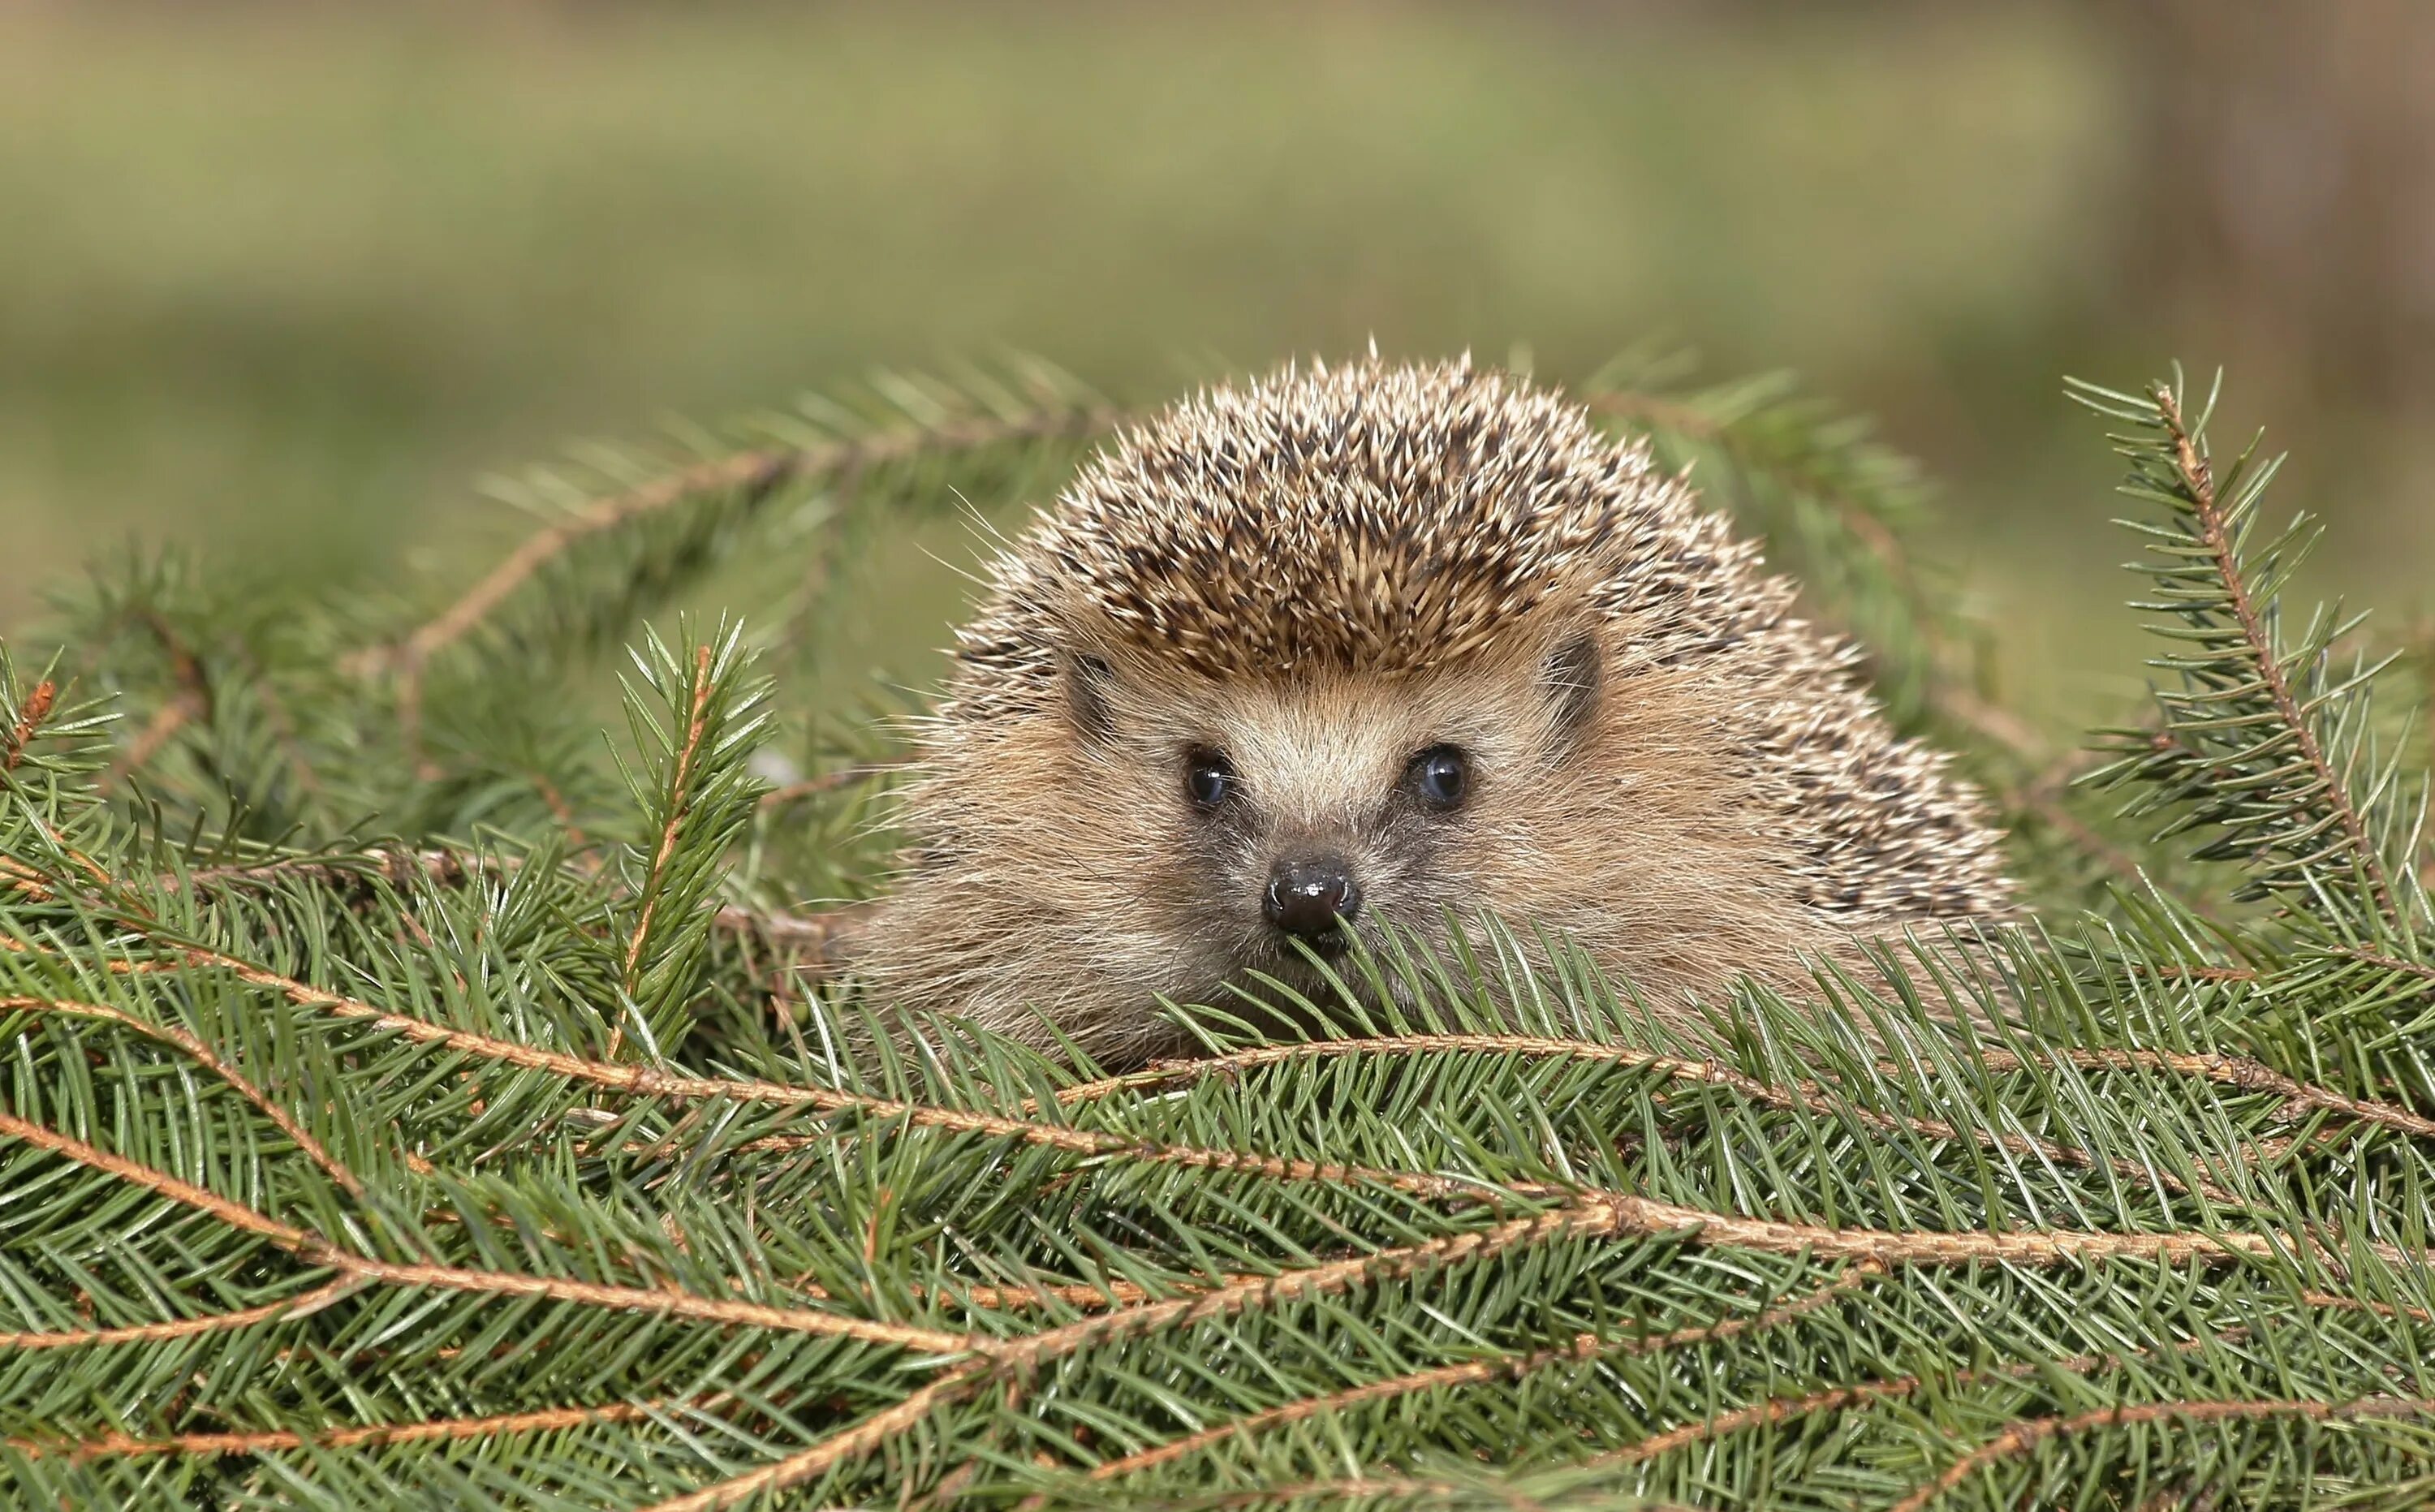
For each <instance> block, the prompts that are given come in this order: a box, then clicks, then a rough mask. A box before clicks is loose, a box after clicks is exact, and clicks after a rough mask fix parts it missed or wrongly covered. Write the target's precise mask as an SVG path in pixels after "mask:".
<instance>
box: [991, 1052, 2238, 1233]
mask: <svg viewBox="0 0 2435 1512" xmlns="http://www.w3.org/2000/svg"><path fill="white" fill-rule="evenodd" d="M1466 1052H1470V1053H1479V1054H1486V1055H1519V1056H1541V1057H1550V1056H1552V1057H1565V1058H1568V1059H1574V1060H1598V1061H1605V1062H1607V1063H1609V1064H1612V1065H1617V1066H1624V1067H1629V1068H1632V1069H1633V1070H1645V1071H1653V1072H1655V1073H1657V1074H1660V1075H1663V1076H1667V1077H1669V1078H1671V1079H1674V1080H1677V1081H1690V1082H1698V1083H1701V1084H1704V1085H1707V1086H1711V1087H1721V1088H1723V1089H1725V1090H1727V1091H1733V1092H1735V1093H1737V1094H1739V1095H1740V1096H1743V1097H1747V1098H1749V1099H1750V1100H1751V1101H1753V1102H1756V1103H1764V1104H1766V1105H1767V1106H1769V1107H1770V1108H1793V1109H1800V1110H1803V1111H1807V1112H1822V1113H1825V1114H1828V1115H1829V1116H1845V1117H1849V1118H1851V1119H1852V1120H1853V1121H1854V1122H1856V1123H1857V1124H1859V1125H1861V1126H1863V1127H1865V1128H1874V1129H1878V1130H1881V1131H1884V1132H1889V1133H1891V1132H1903V1133H1910V1134H1915V1135H1917V1136H1919V1137H1921V1138H1923V1139H1929V1140H1946V1141H1951V1142H1955V1143H1963V1142H1967V1143H1978V1144H1982V1145H1990V1146H1993V1147H1996V1148H2000V1149H2004V1150H2007V1151H2010V1152H2011V1153H2012V1154H2015V1155H2035V1156H2039V1157H2043V1158H2045V1159H2046V1160H2053V1161H2055V1162H2056V1163H2058V1164H2062V1165H2077V1166H2081V1167H2083V1168H2090V1169H2093V1168H2096V1167H2098V1165H2100V1164H2106V1165H2109V1166H2110V1168H2111V1169H2113V1171H2114V1172H2115V1174H2116V1175H2117V1176H2122V1177H2132V1178H2133V1179H2135V1180H2137V1181H2139V1182H2141V1183H2143V1184H2144V1183H2145V1182H2147V1181H2148V1180H2149V1179H2150V1177H2151V1176H2155V1175H2160V1174H2161V1173H2153V1172H2150V1170H2149V1168H2148V1167H2146V1166H2143V1165H2139V1164H2136V1163H2135V1162H2133V1161H2128V1160H2114V1161H2110V1162H2100V1161H2098V1160H2097V1159H2096V1158H2095V1157H2093V1156H2091V1155H2090V1154H2089V1153H2088V1152H2087V1151H2085V1150H2081V1149H2078V1148H2076V1147H2074V1146H2071V1145H2068V1144H2059V1143H2055V1142H2054V1141H2052V1140H2046V1139H2040V1138H2038V1137H2036V1136H2035V1135H2029V1134H1999V1133H1994V1132H1990V1131H1984V1130H1981V1131H1977V1132H1971V1133H1965V1132H1963V1131H1962V1130H1960V1129H1958V1128H1956V1127H1954V1126H1953V1125H1950V1124H1947V1123H1945V1122H1943V1120H1941V1119H1932V1118H1909V1117H1904V1116H1901V1115H1898V1114H1893V1113H1880V1112H1877V1111H1874V1109H1871V1108H1860V1107H1856V1106H1854V1105H1852V1104H1849V1103H1844V1104H1841V1105H1839V1106H1830V1105H1829V1104H1828V1103H1827V1101H1826V1097H1825V1089H1824V1088H1823V1087H1822V1086H1820V1085H1819V1084H1818V1083H1816V1082H1802V1083H1799V1084H1797V1085H1795V1086H1792V1087H1779V1086H1776V1085H1774V1084H1773V1083H1770V1082H1765V1081H1761V1080H1759V1079H1758V1078H1757V1077H1755V1076H1752V1075H1748V1074H1744V1073H1742V1072H1738V1071H1735V1070H1733V1069H1732V1068H1730V1067H1727V1066H1720V1065H1718V1064H1716V1063H1715V1062H1714V1061H1707V1060H1691V1059H1686V1058H1684V1057H1679V1056H1664V1055H1658V1054H1656V1053H1654V1052H1651V1051H1644V1050H1634V1049H1631V1048H1629V1047H1626V1046H1623V1045H1607V1044H1598V1043H1596V1042H1594V1041H1589V1040H1554V1039H1546V1038H1541V1037H1536V1036H1529V1035H1489V1034H1414V1035H1388V1036H1382V1037H1380V1038H1378V1039H1374V1040H1306V1041H1303V1042H1299V1043H1294V1044H1278V1045H1263V1046H1259V1047H1257V1048H1255V1049H1251V1050H1242V1051H1235V1052H1233V1053H1231V1054H1228V1055H1223V1056H1216V1057H1210V1058H1209V1059H1206V1060H1198V1061H1183V1062H1180V1063H1175V1064H1169V1065H1164V1066H1158V1067H1153V1068H1151V1069H1150V1070H1148V1071H1142V1072H1133V1073H1131V1074H1127V1075H1122V1076H1111V1077H1108V1078H1106V1079H1104V1080H1100V1081H1096V1082H1086V1083H1083V1084H1081V1085H1079V1086H1076V1087H1068V1088H1066V1089H1065V1090H1063V1091H1060V1092H1059V1093H1058V1094H1057V1101H1058V1102H1059V1103H1061V1104H1066V1105H1071V1104H1074V1103H1078V1102H1088V1101H1092V1100H1094V1099H1096V1098H1098V1097H1102V1096H1105V1095H1107V1094H1109V1093H1111V1092H1114V1091H1142V1090H1147V1089H1150V1088H1155V1087H1161V1086H1172V1085H1174V1084H1176V1083H1177V1082H1181V1081H1199V1080H1205V1079H1206V1078H1207V1077H1209V1076H1211V1075H1225V1074H1234V1073H1236V1072H1240V1071H1245V1070H1249V1069H1251V1068H1252V1067H1255V1066H1265V1065H1274V1064H1278V1063H1281V1062H1286V1061H1294V1060H1308V1059H1317V1058H1320V1057H1329V1056H1343V1055H1370V1054H1384V1055H1431V1054H1442V1053H1446V1054H1460V1053H1466ZM1025 1106H1026V1108H1028V1107H1029V1104H1028V1103H1027V1104H1026V1105H1025ZM2164 1179H2165V1180H2167V1182H2170V1183H2172V1184H2174V1185H2176V1186H2179V1185H2180V1181H2179V1179H2178V1178H2177V1177H2171V1176H2169V1175H2167V1176H2165V1177H2164ZM2196 1190H2197V1191H2198V1192H2199V1194H2202V1195H2203V1196H2205V1197H2206V1198H2207V1199H2208V1200H2209V1201H2211V1202H2215V1203H2219V1204H2221V1205H2223V1206H2227V1207H2232V1206H2238V1205H2239V1199H2238V1198H2237V1197H2236V1196H2235V1195H2234V1194H2231V1193H2230V1192H2227V1191H2225V1190H2224V1189H2223V1188H2221V1187H2219V1186H2216V1185H2214V1184H2212V1183H2209V1182H2204V1181H2202V1182H2200V1183H2199V1185H2198V1187H2197V1188H2196Z"/></svg>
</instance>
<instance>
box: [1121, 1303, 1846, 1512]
mask: <svg viewBox="0 0 2435 1512" xmlns="http://www.w3.org/2000/svg"><path fill="white" fill-rule="evenodd" d="M1883 1274H1884V1271H1883V1270H1882V1268H1880V1267H1878V1266H1876V1265H1874V1264H1871V1263H1867V1262H1862V1263H1859V1264H1857V1265H1854V1266H1851V1267H1849V1268H1848V1269H1846V1270H1844V1271H1843V1272H1842V1273H1841V1274H1839V1275H1838V1276H1837V1277H1836V1278H1835V1279H1834V1280H1830V1281H1828V1282H1827V1283H1826V1284H1824V1285H1823V1286H1820V1287H1818V1288H1816V1289H1815V1290H1813V1291H1811V1292H1809V1293H1808V1294H1807V1295H1805V1296H1803V1297H1797V1298H1795V1299H1794V1300H1792V1301H1789V1302H1784V1303H1779V1304H1777V1305H1776V1306H1774V1307H1770V1308H1767V1309H1764V1310H1762V1311H1760V1312H1758V1313H1754V1314H1747V1315H1744V1316H1738V1317H1726V1318H1719V1319H1718V1320H1717V1321H1716V1322H1713V1323H1703V1324H1701V1325H1699V1326H1698V1327H1696V1328H1686V1329H1676V1330H1675V1331H1673V1332H1670V1333H1661V1334H1658V1335H1656V1336H1654V1337H1643V1338H1622V1339H1603V1338H1600V1337H1598V1336H1597V1334H1595V1333H1584V1334H1581V1335H1580V1336H1579V1337H1578V1338H1576V1339H1574V1340H1573V1341H1572V1342H1571V1343H1570V1344H1567V1345H1564V1346H1562V1347H1560V1348H1557V1349H1538V1350H1533V1351H1531V1352H1529V1353H1527V1354H1511V1353H1509V1354H1501V1355H1494V1356H1491V1357H1488V1358H1486V1359H1479V1360H1465V1361H1463V1362H1461V1363H1460V1364H1458V1365H1448V1366H1437V1367H1436V1368H1434V1369H1429V1370H1416V1371H1413V1372H1411V1373H1410V1374H1408V1375H1402V1376H1397V1377H1394V1378H1393V1379H1391V1380H1388V1381H1372V1382H1367V1383H1363V1384H1361V1385H1358V1386H1349V1387H1347V1388H1345V1389H1344V1390H1342V1391H1337V1392H1331V1393H1329V1394H1328V1395H1326V1396H1323V1397H1304V1398H1302V1399H1300V1400H1295V1401H1289V1402H1286V1403H1284V1404H1283V1405H1281V1406H1276V1407H1270V1408H1269V1409H1268V1410H1266V1411H1264V1412H1256V1413H1252V1414H1251V1415H1249V1416H1247V1417H1236V1418H1233V1419H1231V1420H1229V1421H1226V1422H1222V1423H1218V1424H1217V1425H1215V1426H1213V1427H1210V1428H1204V1429H1202V1430H1201V1431H1200V1432H1199V1433H1197V1434H1187V1435H1184V1436H1183V1437H1182V1438H1176V1439H1170V1440H1168V1441H1167V1442H1166V1443H1164V1444H1161V1445H1159V1446H1158V1447H1157V1448H1155V1449H1146V1450H1143V1451H1141V1452H1139V1453H1135V1454H1128V1455H1126V1456H1125V1457H1124V1458H1122V1459H1115V1460H1110V1461H1108V1462H1107V1463H1106V1464H1104V1465H1100V1466H1098V1467H1097V1468H1096V1469H1093V1470H1092V1471H1091V1473H1090V1479H1092V1480H1095V1481H1105V1480H1114V1479H1115V1478H1117V1477H1119V1476H1124V1475H1131V1474H1133V1473H1134V1472H1136V1471H1139V1470H1146V1469H1150V1468H1151V1467H1153V1466H1157V1465H1164V1464H1166V1462H1168V1461H1169V1460H1176V1459H1182V1458H1183V1457H1184V1456H1185V1455H1187V1454H1195V1453H1198V1452H1200V1451H1201V1450H1204V1449H1208V1448H1210V1447H1212V1446H1213V1445H1217V1444H1221V1443H1223V1442H1225V1441H1226V1440H1227V1439H1229V1438H1235V1437H1240V1436H1242V1435H1246V1434H1255V1433H1259V1432H1262V1431H1263V1430H1266V1429H1269V1428H1275V1427H1279V1426H1281V1425H1283V1424H1286V1423H1295V1422H1301V1421H1303V1420H1304V1419H1305V1418H1309V1417H1320V1416H1322V1415H1324V1414H1328V1413H1335V1412H1342V1411H1344V1410H1346V1409H1347V1408H1351V1407H1357V1406H1360V1405H1361V1404H1363V1403H1365V1402H1372V1401H1383V1400H1391V1399H1393V1398H1396V1397H1403V1396H1409V1395H1411V1394H1413V1393H1415V1392H1421V1391H1435V1390H1439V1389H1442V1388H1444V1387H1449V1386H1463V1385H1474V1384H1477V1383H1482V1382H1489V1381H1518V1380H1520V1379H1522V1378H1523V1377H1525V1376H1528V1375H1530V1374H1533V1373H1535V1372H1537V1371H1539V1370H1543V1369H1546V1368H1547V1367H1548V1366H1562V1365H1585V1364H1587V1363H1589V1362H1590V1361H1593V1360H1601V1359H1628V1358H1631V1357H1632V1356H1635V1355H1643V1354H1652V1353H1656V1352H1659V1351H1661V1350H1665V1349H1679V1348H1682V1347H1684V1346H1686V1345H1694V1344H1706V1343H1711V1342H1714V1341H1716V1340H1718V1339H1729V1338H1733V1337H1735V1336H1736V1335H1738V1334H1742V1333H1748V1332H1753V1331H1755V1330H1758V1329H1764V1328H1772V1327H1774V1326H1775V1325H1777V1324H1779V1323H1788V1322H1791V1321H1793V1320H1795V1319H1797V1318H1801V1317H1805V1316H1806V1315H1807V1314H1811V1313H1814V1312H1816V1311H1818V1310H1819V1309H1820V1308H1822V1307H1824V1306H1826V1305H1828V1304H1829V1303H1832V1302H1834V1301H1837V1300H1839V1298H1841V1297H1843V1296H1844V1294H1846V1293H1848V1292H1850V1291H1851V1290H1853V1289H1854V1288H1855V1287H1856V1286H1858V1285H1859V1284H1860V1283H1861V1282H1862V1281H1865V1280H1871V1279H1873V1278H1874V1277H1877V1276H1881V1275H1883Z"/></svg>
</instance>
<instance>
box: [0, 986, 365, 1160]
mask: <svg viewBox="0 0 2435 1512" xmlns="http://www.w3.org/2000/svg"><path fill="white" fill-rule="evenodd" d="M0 1012H18V1013H44V1014H59V1015H60V1016H62V1017H66V1018H76V1019H98V1020H101V1021H103V1022H109V1023H115V1024H118V1025H120V1026H121V1027H123V1028H128V1029H132V1030H134V1031H135V1032H136V1033H137V1034H140V1035H142V1036H144V1037H145V1038H147V1039H148V1040H158V1041H160V1042H161V1043H163V1044H165V1045H171V1046H174V1047H176V1048H177V1049H178V1050H180V1051H182V1052H183V1053H184V1054H185V1056H186V1057H187V1058H188V1059H190V1060H192V1061H194V1062H195V1064H197V1065H199V1066H200V1067H202V1068H203V1069H204V1070H205V1071H208V1072H210V1073H211V1074H213V1075H215V1076H217V1077H218V1078H219V1079H220V1080H221V1081H223V1082H226V1083H227V1084H228V1085H229V1087H230V1088H231V1090H233V1091H235V1093H236V1094H237V1095H238V1096H239V1097H242V1098H244V1099H245V1100H246V1101H247V1102H249V1103H251V1104H252V1105H253V1106H254V1108H255V1109H256V1110H257V1111H259V1112H260V1113H261V1114H262V1116H263V1117H265V1118H267V1119H268V1120H270V1123H271V1125H272V1126H273V1127H275V1128H277V1129H278V1130H279V1132H281V1133H282V1134H285V1135H286V1136H287V1138H288V1140H289V1142H290V1143H293V1144H294V1145H295V1146H296V1147H297V1148H298V1149H300V1150H302V1151H303V1152H304V1156H305V1159H307V1160H311V1161H312V1162H313V1163H314V1164H315V1165H318V1166H319V1167H320V1168H321V1169H322V1171H323V1172H325V1173H326V1174H327V1175H328V1176H329V1177H330V1179H331V1180H333V1181H336V1182H337V1183H338V1185H339V1186H340V1187H341V1188H343V1189H345V1191H346V1193H347V1194H348V1195H350V1196H355V1197H360V1196H362V1195H363V1194H364V1186H363V1183H362V1182H361V1181H359V1180H357V1179H356V1177H355V1174H354V1172H353V1171H350V1170H348V1169H347V1168H346V1167H345V1166H343V1165H341V1164H339V1163H338V1161H337V1158H336V1157H335V1156H333V1155H331V1154H330V1152H329V1151H328V1150H327V1149H325V1148H324V1147H323V1146H322V1144H321V1142H320V1141H319V1140H317V1139H315V1138H314V1137H313V1136H312V1135H311V1134H310V1133H309V1132H307V1131H306V1129H305V1127H304V1125H302V1124H301V1123H299V1122H298V1121H297V1119H296V1115H295V1114H293V1113H291V1112H289V1111H288V1110H287V1109H286V1108H285V1106H283V1105H282V1104H280V1103H278V1102H275V1101H273V1100H272V1099H271V1097H270V1096H269V1095H268V1093H266V1092H265V1091H263V1090H262V1089H261V1088H259V1087H256V1086H255V1085H254V1084H253V1083H252V1082H251V1081H250V1080H248V1079H247V1078H246V1077H245V1076H244V1075H243V1074H240V1073H239V1072H238V1071H237V1069H236V1068H235V1067H233V1066H232V1065H230V1064H229V1063H228V1062H227V1061H224V1060H222V1059H221V1058H220V1057H218V1056H217V1055H216V1054H214V1053H213V1050H212V1047H211V1046H209V1045H207V1044H205V1043H203V1041H202V1040H199V1039H198V1038H197V1037H195V1036H194V1035H192V1034H189V1033H187V1032H186V1031H185V1030H183V1029H180V1028H175V1027H172V1026H171V1025H168V1024H164V1023H148V1022H145V1021H144V1020H142V1019H139V1018H137V1017H136V1016H135V1015H133V1014H131V1013H128V1012H126V1011H124V1010H122V1009H119V1008H113V1007H112V1006H110V1005H108V1004H106V1003H79V1002H76V1001H73V1000H71V999H65V998H35V997H0Z"/></svg>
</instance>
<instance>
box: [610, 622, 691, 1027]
mask: <svg viewBox="0 0 2435 1512" xmlns="http://www.w3.org/2000/svg"><path fill="white" fill-rule="evenodd" d="M710 670H711V647H710V646H709V645H708V644H703V645H700V646H697V647H696V648H695V650H694V658H693V708H692V711H691V713H689V714H688V715H687V717H686V720H685V733H684V741H683V743H682V745H680V746H679V747H677V761H676V768H675V770H673V771H672V772H670V773H669V775H668V821H667V823H666V824H665V826H664V827H663V828H662V829H661V831H660V845H659V849H658V850H657V851H653V852H652V853H651V866H650V870H649V872H648V874H647V875H646V876H645V878H644V880H643V914H642V917H641V918H640V919H636V920H635V921H634V936H633V938H632V939H630V940H629V941H628V942H627V944H626V991H627V993H628V994H629V995H631V994H632V993H633V991H634V989H635V988H636V987H637V986H639V985H640V982H639V973H638V971H637V968H638V966H639V965H640V963H641V961H642V959H643V944H644V942H645V941H646V940H648V938H649V937H650V934H651V913H652V911H653V910H654V909H656V908H657V907H658V906H659V902H660V900H659V897H658V892H659V885H660V877H661V875H662V874H663V873H664V872H665V870H666V869H667V865H668V858H669V857H670V856H672V855H674V854H676V849H677V831H678V830H679V829H680V828H681V827H682V825H683V824H684V818H685V814H686V813H687V811H688V810H690V809H691V808H692V806H693V805H692V803H691V801H690V800H689V799H687V798H686V796H685V783H686V782H687V781H688V780H690V779H691V777H692V775H693V764H694V758H695V757H697V756H698V755H699V754H700V752H701V737H702V731H703V730H704V729H706V728H707V726H708V724H709V721H710V687H711V677H710ZM611 1054H612V1055H614V1054H615V1051H614V1049H612V1051H611Z"/></svg>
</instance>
